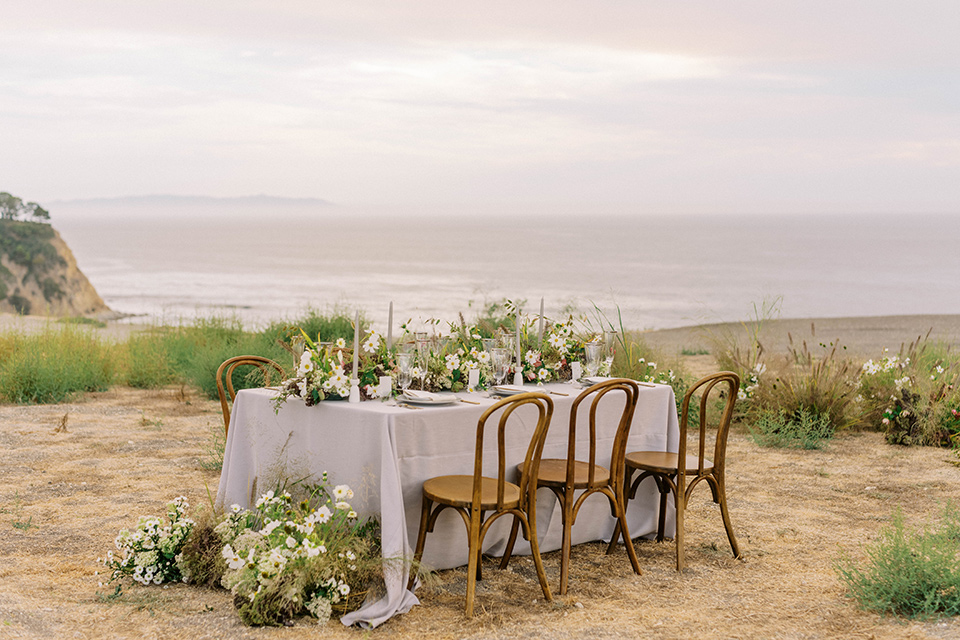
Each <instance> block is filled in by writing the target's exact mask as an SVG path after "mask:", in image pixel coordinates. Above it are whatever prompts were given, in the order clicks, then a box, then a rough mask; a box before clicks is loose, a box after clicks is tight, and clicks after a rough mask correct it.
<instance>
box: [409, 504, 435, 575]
mask: <svg viewBox="0 0 960 640" xmlns="http://www.w3.org/2000/svg"><path fill="white" fill-rule="evenodd" d="M431 508H433V501H432V500H431V499H430V498H428V497H427V496H423V502H422V504H421V507H420V531H419V532H418V533H417V548H416V551H414V553H413V561H414V564H413V567H412V568H411V569H410V577H409V578H408V579H407V589H409V590H412V589H413V583H414V581H415V580H416V579H417V572H418V571H419V566H420V560H422V559H423V546H424V544H425V543H426V541H427V523H428V522H429V521H430V510H431Z"/></svg>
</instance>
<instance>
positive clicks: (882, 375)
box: [859, 338, 960, 446]
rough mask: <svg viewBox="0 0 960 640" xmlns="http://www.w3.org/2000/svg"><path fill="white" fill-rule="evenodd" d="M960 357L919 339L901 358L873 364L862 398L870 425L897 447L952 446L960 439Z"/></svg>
mask: <svg viewBox="0 0 960 640" xmlns="http://www.w3.org/2000/svg"><path fill="white" fill-rule="evenodd" d="M958 380H960V355H958V354H957V353H955V352H953V351H952V349H951V346H950V345H949V344H946V343H942V342H937V343H931V342H929V340H928V339H927V338H918V339H917V340H916V341H914V342H912V343H911V344H910V345H909V346H908V347H906V348H902V349H901V350H900V352H899V353H898V354H897V355H894V356H890V355H887V354H886V353H884V355H883V356H882V357H881V358H880V359H878V360H877V361H876V362H874V361H873V360H869V361H867V362H866V363H865V364H864V365H863V374H862V375H861V377H860V389H859V395H860V398H861V401H862V403H863V405H864V414H865V421H866V423H867V424H868V425H869V426H872V427H874V428H878V429H880V430H882V431H883V432H884V433H885V434H886V437H887V441H888V442H890V443H891V444H903V445H911V444H922V445H939V446H950V445H951V444H956V441H957V439H958V438H960V415H958V410H960V388H958V384H957V383H958Z"/></svg>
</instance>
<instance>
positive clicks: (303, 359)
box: [297, 349, 313, 376]
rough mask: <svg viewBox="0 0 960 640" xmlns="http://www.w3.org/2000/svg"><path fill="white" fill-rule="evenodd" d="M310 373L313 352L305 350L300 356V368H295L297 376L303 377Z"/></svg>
mask: <svg viewBox="0 0 960 640" xmlns="http://www.w3.org/2000/svg"><path fill="white" fill-rule="evenodd" d="M311 371H313V352H311V351H310V350H309V349H306V350H304V352H303V355H301V356H300V366H299V367H298V368H297V375H298V376H305V375H306V374H308V373H310V372H311Z"/></svg>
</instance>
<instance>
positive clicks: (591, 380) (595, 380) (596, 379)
mask: <svg viewBox="0 0 960 640" xmlns="http://www.w3.org/2000/svg"><path fill="white" fill-rule="evenodd" d="M607 380H613V378H605V377H604V376H589V377H587V378H581V379H580V384H584V385H586V386H588V387H592V386H593V385H595V384H600V383H601V382H606V381H607Z"/></svg>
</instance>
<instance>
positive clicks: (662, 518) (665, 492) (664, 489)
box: [654, 476, 670, 542]
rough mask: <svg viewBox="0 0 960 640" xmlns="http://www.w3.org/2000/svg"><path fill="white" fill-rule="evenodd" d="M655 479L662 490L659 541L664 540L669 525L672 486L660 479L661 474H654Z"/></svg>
mask: <svg viewBox="0 0 960 640" xmlns="http://www.w3.org/2000/svg"><path fill="white" fill-rule="evenodd" d="M654 480H656V482H657V489H659V490H660V516H659V520H657V542H663V534H664V530H665V529H666V526H667V496H668V494H669V492H670V488H669V486H668V485H667V484H666V483H665V482H663V481H662V480H661V479H660V476H654Z"/></svg>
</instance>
